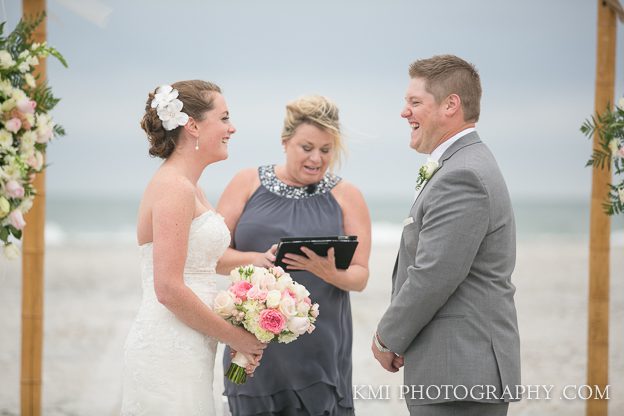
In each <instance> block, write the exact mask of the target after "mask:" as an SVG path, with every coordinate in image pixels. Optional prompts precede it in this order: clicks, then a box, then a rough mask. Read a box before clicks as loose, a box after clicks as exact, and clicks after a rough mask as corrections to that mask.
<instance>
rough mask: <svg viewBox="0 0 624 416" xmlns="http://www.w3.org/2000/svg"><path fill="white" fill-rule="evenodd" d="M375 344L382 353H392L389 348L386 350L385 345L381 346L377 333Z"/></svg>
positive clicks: (374, 339) (375, 334)
mask: <svg viewBox="0 0 624 416" xmlns="http://www.w3.org/2000/svg"><path fill="white" fill-rule="evenodd" d="M373 342H374V343H375V346H376V347H377V349H378V350H379V351H380V352H391V351H390V349H389V348H386V347H384V346H383V345H381V342H379V336H378V335H377V333H376V332H375V333H374V334H373Z"/></svg>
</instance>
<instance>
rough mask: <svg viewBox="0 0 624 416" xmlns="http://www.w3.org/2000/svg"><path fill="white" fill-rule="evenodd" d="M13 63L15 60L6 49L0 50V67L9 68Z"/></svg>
mask: <svg viewBox="0 0 624 416" xmlns="http://www.w3.org/2000/svg"><path fill="white" fill-rule="evenodd" d="M13 65H15V61H14V60H13V57H12V56H11V54H10V53H9V52H8V51H6V50H1V51H0V68H4V69H7V68H10V67H12V66H13Z"/></svg>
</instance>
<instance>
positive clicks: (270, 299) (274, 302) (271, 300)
mask: <svg viewBox="0 0 624 416" xmlns="http://www.w3.org/2000/svg"><path fill="white" fill-rule="evenodd" d="M281 299H282V294H281V293H280V291H279V290H269V293H267V296H266V305H267V308H277V307H278V306H279V304H280V300H281Z"/></svg>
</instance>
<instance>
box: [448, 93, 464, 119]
mask: <svg viewBox="0 0 624 416" xmlns="http://www.w3.org/2000/svg"><path fill="white" fill-rule="evenodd" d="M444 110H445V111H446V113H447V114H448V115H449V116H454V115H455V114H456V113H457V112H458V111H461V98H460V97H459V95H457V94H451V95H449V96H448V97H446V100H445V103H444Z"/></svg>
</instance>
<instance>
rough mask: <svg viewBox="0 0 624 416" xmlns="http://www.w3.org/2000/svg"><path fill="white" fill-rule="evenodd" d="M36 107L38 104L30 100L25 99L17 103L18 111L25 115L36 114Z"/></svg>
mask: <svg viewBox="0 0 624 416" xmlns="http://www.w3.org/2000/svg"><path fill="white" fill-rule="evenodd" d="M36 107H37V103H36V102H35V101H33V100H29V99H28V98H24V99H22V100H19V101H18V102H17V109H18V110H19V111H21V112H22V113H24V114H34V113H35V108H36Z"/></svg>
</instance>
